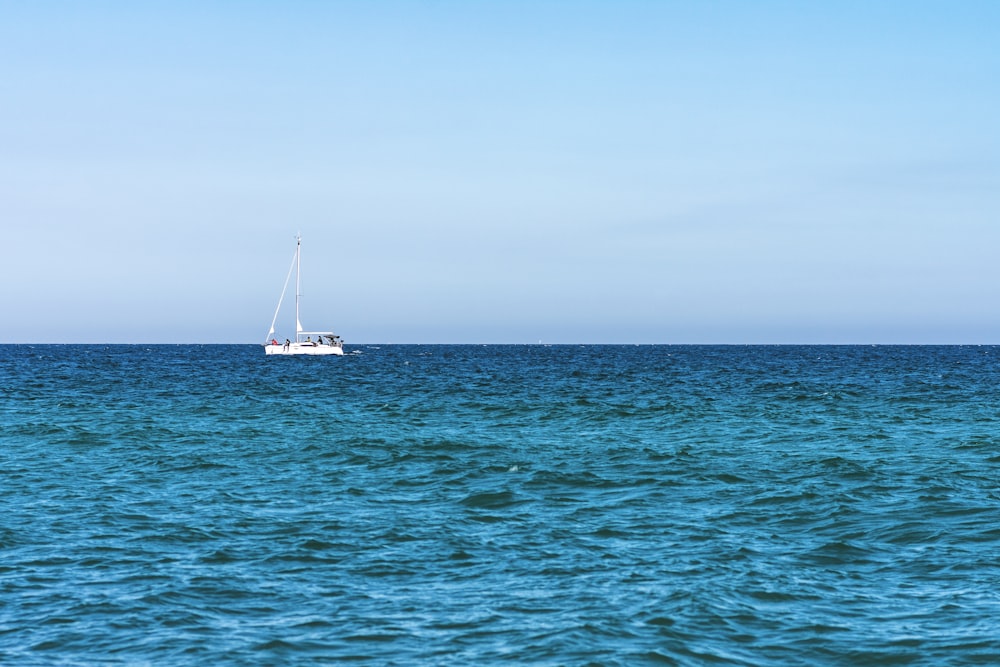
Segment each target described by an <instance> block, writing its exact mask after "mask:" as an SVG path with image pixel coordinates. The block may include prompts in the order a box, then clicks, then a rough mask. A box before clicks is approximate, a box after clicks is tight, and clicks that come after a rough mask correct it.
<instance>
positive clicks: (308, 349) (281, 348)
mask: <svg viewBox="0 0 1000 667" xmlns="http://www.w3.org/2000/svg"><path fill="white" fill-rule="evenodd" d="M293 270H294V271H295V340H291V339H288V338H286V339H285V341H284V342H283V343H282V342H280V341H279V340H278V339H277V338H275V337H274V325H275V324H276V323H277V321H278V313H280V312H281V304H282V302H283V301H284V300H285V293H286V292H287V291H288V282H289V281H290V280H291V278H292V271H293ZM301 285H302V235H301V234H299V235H297V236H296V237H295V255H294V256H293V257H292V265H291V266H290V267H288V275H287V276H286V277H285V286H284V287H283V288H282V289H281V298H280V299H278V307H277V308H275V309H274V319H272V320H271V329H270V330H269V331H268V332H267V337H266V338H265V339H264V340H265V342H264V354H266V355H268V356H270V355H284V356H288V355H308V356H314V357H320V356H329V355H334V356H338V357H339V356H343V354H344V341H343V340H341V338H340V336H338V335H337V334H335V333H333V332H332V331H305V330H303V328H302V320H301V319H299V301H300V299H301V297H302V290H301Z"/></svg>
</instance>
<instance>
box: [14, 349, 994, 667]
mask: <svg viewBox="0 0 1000 667" xmlns="http://www.w3.org/2000/svg"><path fill="white" fill-rule="evenodd" d="M347 350H348V355H347V356H345V357H343V358H315V359H305V358H265V357H264V355H263V352H262V351H261V349H260V347H259V346H239V345H234V346H225V345H219V346H203V347H192V346H71V345H67V346H59V345H39V346H32V345H13V346H6V347H3V348H0V664H13V665H48V664H59V665H95V664H102V665H103V664H111V665H114V664H129V665H132V664H149V665H299V664H302V665H305V664H324V663H339V662H348V661H353V662H355V663H358V664H373V665H374V664H378V665H382V664H386V665H416V664H421V665H423V664H427V665H455V664H538V665H550V664H551V665H561V664H565V665H585V664H594V665H643V664H666V665H670V664H678V665H700V664H713V665H818V664H836V665H869V664H870V665H882V664H913V665H918V664H919V665H942V664H951V665H961V664H988V663H1000V389H998V388H1000V348H997V347H959V346H955V347H920V346H913V347H893V346H878V347H867V346H846V347H839V346H801V347H799V346H774V347H771V346H750V347H744V346H720V347H713V346H541V345H538V346H502V345H491V346H472V345H466V346H462V345H459V346H450V345H439V346H417V345H413V346H407V345H392V346H388V345H387V346H354V347H350V346H348V348H347Z"/></svg>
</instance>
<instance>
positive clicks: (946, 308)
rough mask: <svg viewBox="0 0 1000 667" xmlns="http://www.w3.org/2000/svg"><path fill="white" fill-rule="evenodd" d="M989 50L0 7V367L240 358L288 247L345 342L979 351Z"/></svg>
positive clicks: (601, 21) (265, 310)
mask: <svg viewBox="0 0 1000 667" xmlns="http://www.w3.org/2000/svg"><path fill="white" fill-rule="evenodd" d="M997 44H1000V3H996V2H987V1H980V2H977V1H968V2H945V1H940V2H921V1H919V0H918V1H912V2H892V1H886V2H874V3H872V2H860V1H859V2H852V1H846V2H837V3H815V2H770V1H767V0H762V1H760V2H735V1H734V2H726V1H721V2H666V1H664V2H638V1H628V0H625V1H620V2H586V1H582V2H569V1H565V2H544V1H543V2H495V3H488V2H430V1H428V2H374V3H370V2H288V3H277V2H273V3H265V2H208V3H203V2H149V3H146V2H141V3H134V2H114V1H98V2H88V3H74V2H47V1H44V0H43V1H41V2H29V3H21V2H3V1H0V82H2V83H0V91H2V92H0V101H2V104H0V221H2V236H0V238H2V241H0V312H2V318H3V319H2V324H3V326H2V332H0V341H6V342H165V343H172V342H205V343H210V342H260V341H262V340H263V338H264V336H265V334H266V333H267V328H268V325H269V324H270V321H271V316H272V314H273V311H274V307H275V305H276V304H277V300H278V296H279V294H280V291H281V287H282V283H283V281H284V278H285V272H286V271H287V269H288V264H289V262H290V260H291V257H292V253H293V251H294V246H295V241H294V237H295V234H296V232H298V231H301V233H302V236H303V290H302V291H303V301H302V319H303V324H304V325H305V326H306V327H307V328H320V329H325V328H330V327H332V328H334V329H335V330H336V331H338V332H339V333H340V334H342V335H343V336H344V338H345V339H346V340H347V341H348V343H351V342H397V343H403V342H424V343H438V342H473V343H478V342H537V341H539V340H542V341H545V342H640V343H716V342H728V343H795V342H805V343H840V342H860V343H866V342H880V343H890V342H899V343H935V342H942V343H963V342H965V343H980V342H983V343H1000V298H998V297H1000V261H998V258H997V255H998V249H1000V49H998V48H997ZM291 323H292V317H291V310H290V309H286V310H285V311H284V317H283V318H282V319H281V320H280V321H279V328H278V335H279V336H285V335H289V334H290V333H291V327H290V325H291Z"/></svg>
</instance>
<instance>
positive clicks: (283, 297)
mask: <svg viewBox="0 0 1000 667" xmlns="http://www.w3.org/2000/svg"><path fill="white" fill-rule="evenodd" d="M297 256H298V249H296V252H295V254H293V255H292V265H291V266H289V267H288V275H287V276H285V286H284V287H282V288H281V298H280V299H278V307H277V308H275V309H274V319H272V320H271V330H270V331H268V332H267V336H265V337H264V344H265V345H266V344H267V343H268V342H269V341H268V340H267V339H268V338H270V337H271V335H272V334H274V324H275V323H276V322H277V321H278V313H279V312H281V303H282V302H283V301H284V300H285V292H287V291H288V281H289V280H291V279H292V269H294V268H295V260H296V259H297V258H298V257H297ZM296 324H298V322H296Z"/></svg>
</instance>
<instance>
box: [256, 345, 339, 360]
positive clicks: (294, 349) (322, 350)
mask: <svg viewBox="0 0 1000 667" xmlns="http://www.w3.org/2000/svg"><path fill="white" fill-rule="evenodd" d="M264 354H267V355H277V356H285V357H292V356H298V355H302V356H309V357H324V356H329V355H334V356H337V357H342V356H344V348H343V347H340V346H339V345H313V344H312V343H292V344H291V345H289V346H288V347H285V346H284V345H265V346H264Z"/></svg>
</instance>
